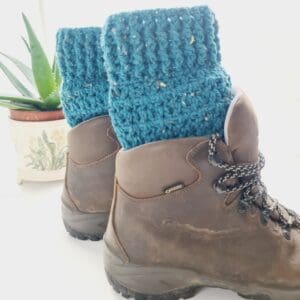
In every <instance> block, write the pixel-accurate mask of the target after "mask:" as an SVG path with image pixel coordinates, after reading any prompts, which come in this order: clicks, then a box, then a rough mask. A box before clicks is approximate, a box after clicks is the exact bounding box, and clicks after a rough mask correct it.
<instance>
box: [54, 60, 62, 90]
mask: <svg viewBox="0 0 300 300" xmlns="http://www.w3.org/2000/svg"><path fill="white" fill-rule="evenodd" d="M52 73H53V74H54V78H55V83H56V88H57V89H58V88H59V87H60V84H61V76H60V73H59V68H58V65H57V60H56V57H54V60H53V65H52Z"/></svg>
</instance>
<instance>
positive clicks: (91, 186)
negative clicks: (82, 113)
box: [62, 116, 120, 240]
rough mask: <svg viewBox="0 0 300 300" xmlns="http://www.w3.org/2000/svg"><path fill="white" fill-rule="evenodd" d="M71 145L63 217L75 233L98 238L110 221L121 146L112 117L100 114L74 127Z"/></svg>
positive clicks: (70, 139)
mask: <svg viewBox="0 0 300 300" xmlns="http://www.w3.org/2000/svg"><path fill="white" fill-rule="evenodd" d="M68 147H69V153H68V165H67V171H66V177H65V186H64V190H63V195H62V217H63V221H64V224H65V227H66V229H67V231H68V232H69V233H70V234H71V235H72V236H74V237H76V238H79V239H83V240H85V239H90V240H99V239H101V238H102V236H103V234H104V231H105V229H106V225H107V220H108V215H109V210H110V206H111V202H112V195H113V182H114V173H115V157H116V154H117V152H118V150H119V149H120V145H119V143H118V141H117V138H116V136H115V133H114V131H113V129H112V126H111V122H110V118H109V117H108V116H102V117H97V118H94V119H91V120H89V121H86V122H83V123H81V124H79V125H78V126H76V127H75V128H73V129H71V131H70V132H69V134H68Z"/></svg>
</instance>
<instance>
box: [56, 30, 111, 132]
mask: <svg viewBox="0 0 300 300" xmlns="http://www.w3.org/2000/svg"><path fill="white" fill-rule="evenodd" d="M100 36H101V29H100V28H92V27H91V28H77V29H68V28H66V29H60V30H59V31H58V33H57V44H56V55H57V61H58V66H59V70H60V73H61V76H62V80H63V81H62V87H61V99H62V105H63V109H64V113H65V116H66V118H67V121H68V123H69V124H70V125H71V126H72V127H74V126H75V125H77V124H79V123H81V122H83V121H86V120H89V119H91V118H93V117H96V116H101V115H107V114H108V82H107V75H106V71H105V68H104V65H103V52H102V49H101V45H100Z"/></svg>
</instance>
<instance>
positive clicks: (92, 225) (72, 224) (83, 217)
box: [62, 204, 108, 241]
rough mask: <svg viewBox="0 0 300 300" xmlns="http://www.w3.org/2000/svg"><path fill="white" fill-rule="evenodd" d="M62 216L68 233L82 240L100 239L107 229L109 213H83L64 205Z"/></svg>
mask: <svg viewBox="0 0 300 300" xmlns="http://www.w3.org/2000/svg"><path fill="white" fill-rule="evenodd" d="M62 218H63V222H64V225H65V228H66V230H67V231H68V233H69V234H70V235H71V236H72V237H74V238H77V239H80V240H91V241H99V240H101V239H102V237H103V234H104V232H105V229H106V225H107V220H108V213H94V214H88V213H82V212H79V211H73V210H71V209H70V208H68V207H67V206H66V205H64V204H63V205H62Z"/></svg>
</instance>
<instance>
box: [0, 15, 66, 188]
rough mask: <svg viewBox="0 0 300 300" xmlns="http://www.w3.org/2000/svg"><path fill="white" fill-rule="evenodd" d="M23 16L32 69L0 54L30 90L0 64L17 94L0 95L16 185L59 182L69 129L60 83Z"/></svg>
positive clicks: (55, 67)
mask: <svg viewBox="0 0 300 300" xmlns="http://www.w3.org/2000/svg"><path fill="white" fill-rule="evenodd" d="M22 16H23V21H24V24H25V27H26V32H27V35H28V41H27V40H26V39H25V38H23V37H22V39H23V41H24V43H25V45H26V47H27V49H28V51H29V54H30V58H31V68H30V67H28V66H27V65H26V64H24V63H23V62H22V61H20V60H18V59H16V58H14V57H12V56H9V55H7V54H4V53H1V52H0V54H1V55H2V56H3V57H5V58H6V59H7V60H8V61H10V62H11V63H13V64H14V65H15V66H16V67H17V69H18V70H19V71H20V72H21V73H22V74H23V75H24V77H25V78H26V79H27V81H28V84H30V85H31V87H32V88H31V89H29V88H28V87H26V85H25V84H23V83H22V82H21V81H20V80H19V79H18V78H17V77H16V76H15V75H14V74H13V73H12V72H11V71H10V70H9V69H8V68H7V67H6V65H4V64H3V63H2V62H1V61H0V69H1V70H2V71H3V73H4V74H5V76H6V77H7V78H8V79H9V81H10V82H11V83H12V85H13V86H14V87H15V89H16V90H17V91H18V92H19V93H20V95H18V96H8V95H1V94H0V106H2V107H5V108H8V109H9V111H10V125H11V132H12V137H13V141H14V143H15V148H16V153H17V180H18V182H19V183H21V182H23V181H24V180H26V181H52V180H60V179H63V178H64V173H65V165H66V131H67V129H68V128H67V125H66V122H65V120H64V115H63V112H62V110H61V104H60V97H59V86H60V81H61V80H60V76H59V72H58V68H57V64H56V62H55V59H54V61H53V64H52V67H51V66H50V63H49V61H48V58H47V56H46V54H45V51H44V49H43V47H42V46H41V43H40V42H39V40H38V38H37V36H36V34H35V32H34V30H33V28H32V26H31V24H30V23H29V21H28V19H27V17H26V16H25V15H24V14H23V15H22ZM32 90H34V92H33V91H32Z"/></svg>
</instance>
